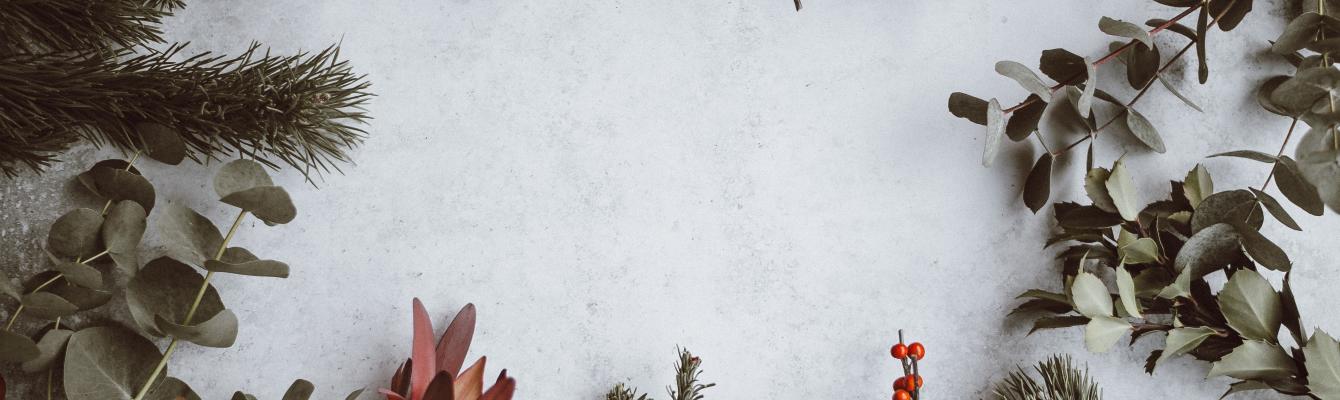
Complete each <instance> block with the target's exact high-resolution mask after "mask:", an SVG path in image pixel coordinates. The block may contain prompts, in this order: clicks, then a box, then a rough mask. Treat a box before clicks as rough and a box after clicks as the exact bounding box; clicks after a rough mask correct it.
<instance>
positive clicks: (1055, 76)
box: [1038, 49, 1092, 83]
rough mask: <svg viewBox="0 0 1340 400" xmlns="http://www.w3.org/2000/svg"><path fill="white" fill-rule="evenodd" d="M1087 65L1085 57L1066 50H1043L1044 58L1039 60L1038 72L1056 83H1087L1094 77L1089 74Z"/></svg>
mask: <svg viewBox="0 0 1340 400" xmlns="http://www.w3.org/2000/svg"><path fill="white" fill-rule="evenodd" d="M1086 63H1087V62H1086V61H1085V60H1084V57H1081V56H1079V55H1077V54H1075V53H1071V52H1070V51H1069V50H1066V49H1050V50H1043V51H1042V58H1041V59H1040V60H1038V70H1040V71H1042V74H1043V75H1047V77H1048V78H1051V79H1052V80H1053V81H1056V82H1060V83H1070V82H1086V81H1089V80H1090V79H1089V77H1090V76H1092V75H1089V74H1088V70H1089V68H1088V67H1087V66H1086V65H1085V64H1086Z"/></svg>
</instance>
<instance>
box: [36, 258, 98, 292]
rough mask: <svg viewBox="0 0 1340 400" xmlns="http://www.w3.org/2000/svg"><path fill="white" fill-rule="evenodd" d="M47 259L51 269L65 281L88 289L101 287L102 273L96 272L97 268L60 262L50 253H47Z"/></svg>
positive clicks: (70, 262) (72, 262)
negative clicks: (58, 273)
mask: <svg viewBox="0 0 1340 400" xmlns="http://www.w3.org/2000/svg"><path fill="white" fill-rule="evenodd" d="M47 258H49V259H50V260H51V264H52V269H55V270H56V271H58V272H60V273H61V276H63V277H64V278H65V280H66V281H69V282H70V283H73V284H76V285H79V286H83V287H86V288H90V289H97V288H101V287H102V271H98V269H97V268H93V267H90V266H89V265H88V264H84V263H77V262H74V261H65V260H61V259H58V258H56V257H55V256H52V255H51V253H47Z"/></svg>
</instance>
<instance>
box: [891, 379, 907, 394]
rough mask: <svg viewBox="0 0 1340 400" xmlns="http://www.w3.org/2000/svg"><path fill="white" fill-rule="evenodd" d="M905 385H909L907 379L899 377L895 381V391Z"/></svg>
mask: <svg viewBox="0 0 1340 400" xmlns="http://www.w3.org/2000/svg"><path fill="white" fill-rule="evenodd" d="M905 385H907V379H903V378H901V377H900V378H898V380H895V381H893V390H894V391H897V390H901V389H902V388H903V386H905Z"/></svg>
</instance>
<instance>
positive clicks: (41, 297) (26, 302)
mask: <svg viewBox="0 0 1340 400" xmlns="http://www.w3.org/2000/svg"><path fill="white" fill-rule="evenodd" d="M22 303H23V309H24V311H26V312H28V313H29V314H32V315H33V316H35V317H38V318H43V319H55V318H56V317H64V316H68V315H70V314H74V313H75V312H76V311H79V307H78V306H75V305H74V304H71V303H70V302H69V301H66V300H65V299H62V298H61V297H60V296H57V295H55V294H52V293H49V292H36V293H28V294H25V295H23V301H22Z"/></svg>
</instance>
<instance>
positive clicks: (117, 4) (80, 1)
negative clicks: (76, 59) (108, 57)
mask: <svg viewBox="0 0 1340 400" xmlns="http://www.w3.org/2000/svg"><path fill="white" fill-rule="evenodd" d="M183 5H184V4H183V2H182V1H181V0H151V1H145V0H40V1H3V2H0V54H43V53H52V52H63V51H86V50H98V49H110V48H114V47H121V48H129V47H135V46H138V45H142V44H145V43H157V42H161V41H162V38H161V36H162V32H161V31H159V29H158V27H157V25H158V24H159V23H160V22H162V20H163V18H164V17H167V16H168V15H171V11H172V10H173V9H176V8H180V7H182V6H183Z"/></svg>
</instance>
